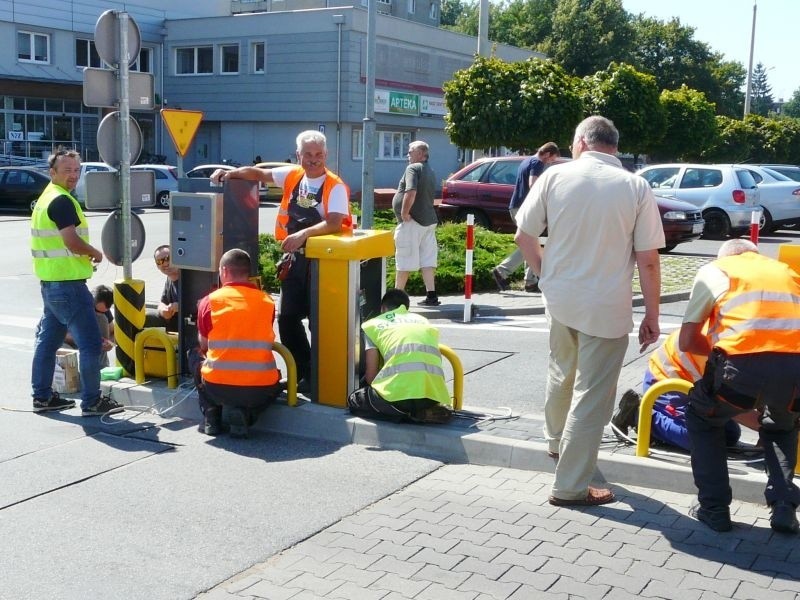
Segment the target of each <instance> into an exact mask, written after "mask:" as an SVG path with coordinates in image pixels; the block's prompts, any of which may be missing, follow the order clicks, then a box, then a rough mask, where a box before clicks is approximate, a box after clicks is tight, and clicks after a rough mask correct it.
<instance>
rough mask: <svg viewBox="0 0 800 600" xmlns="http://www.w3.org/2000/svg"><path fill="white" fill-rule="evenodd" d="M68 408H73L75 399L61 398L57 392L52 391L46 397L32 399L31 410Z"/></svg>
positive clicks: (42, 410) (43, 410)
mask: <svg viewBox="0 0 800 600" xmlns="http://www.w3.org/2000/svg"><path fill="white" fill-rule="evenodd" d="M68 408H75V400H70V399H68V398H62V397H61V396H59V395H58V392H53V393H52V394H51V395H50V398H48V399H46V400H45V399H42V398H34V399H33V412H35V413H38V412H47V411H51V410H66V409H68Z"/></svg>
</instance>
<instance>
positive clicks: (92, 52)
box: [75, 38, 103, 68]
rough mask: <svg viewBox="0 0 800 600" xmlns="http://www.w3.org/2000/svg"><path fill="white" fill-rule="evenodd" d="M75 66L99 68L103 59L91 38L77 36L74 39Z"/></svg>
mask: <svg viewBox="0 0 800 600" xmlns="http://www.w3.org/2000/svg"><path fill="white" fill-rule="evenodd" d="M75 66H76V67H96V68H101V67H102V66H103V61H102V60H100V55H99V54H98V53H97V46H95V45H94V42H93V41H92V40H84V39H81V38H78V39H76V40H75Z"/></svg>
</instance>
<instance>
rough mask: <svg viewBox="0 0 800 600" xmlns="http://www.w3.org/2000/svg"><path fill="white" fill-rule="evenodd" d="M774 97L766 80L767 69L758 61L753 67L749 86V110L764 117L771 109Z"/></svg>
mask: <svg viewBox="0 0 800 600" xmlns="http://www.w3.org/2000/svg"><path fill="white" fill-rule="evenodd" d="M773 104H775V99H774V98H773V97H772V86H771V85H770V84H769V81H768V80H767V69H766V67H765V66H764V64H763V63H758V64H757V65H756V68H755V69H753V80H752V82H751V88H750V112H751V113H752V114H754V115H761V116H762V117H766V116H767V115H768V114H769V113H770V111H771V110H772V105H773Z"/></svg>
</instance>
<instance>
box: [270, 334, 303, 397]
mask: <svg viewBox="0 0 800 600" xmlns="http://www.w3.org/2000/svg"><path fill="white" fill-rule="evenodd" d="M272 350H273V351H274V352H277V353H278V354H280V355H281V357H282V358H283V362H285V363H286V403H287V404H288V405H289V406H297V364H296V363H295V362H294V356H292V353H291V352H289V349H288V348H287V347H286V346H284V345H283V344H281V343H280V342H272Z"/></svg>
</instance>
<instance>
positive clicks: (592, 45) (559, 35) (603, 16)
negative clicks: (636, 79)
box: [539, 0, 633, 77]
mask: <svg viewBox="0 0 800 600" xmlns="http://www.w3.org/2000/svg"><path fill="white" fill-rule="evenodd" d="M632 43H633V29H632V27H631V23H630V19H629V15H628V13H627V12H625V9H624V8H623V7H622V0H558V2H557V4H556V8H555V11H554V13H553V31H552V35H551V36H550V37H549V38H547V39H546V40H545V41H544V42H543V43H542V44H541V45H540V46H539V50H540V51H542V52H544V53H546V54H547V55H548V57H550V58H552V59H553V60H555V61H556V62H557V63H558V64H560V65H561V66H562V67H564V69H566V71H567V72H568V73H572V74H573V75H577V76H579V77H583V76H585V75H590V74H592V73H594V72H596V71H600V70H602V69H605V68H607V67H608V65H609V64H610V63H611V62H613V61H618V62H628V61H629V56H630V53H631V44H632Z"/></svg>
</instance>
